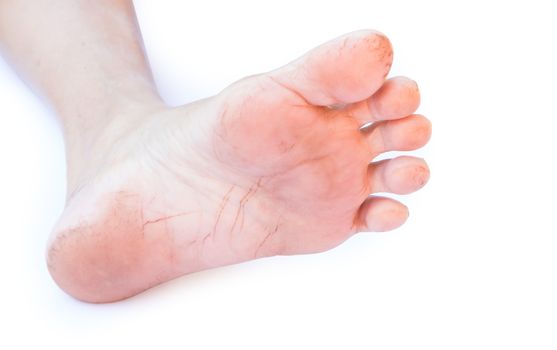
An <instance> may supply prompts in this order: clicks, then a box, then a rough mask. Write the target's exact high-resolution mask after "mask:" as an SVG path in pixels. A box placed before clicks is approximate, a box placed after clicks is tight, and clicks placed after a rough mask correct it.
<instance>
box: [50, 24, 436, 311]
mask: <svg viewBox="0 0 557 350" xmlns="http://www.w3.org/2000/svg"><path fill="white" fill-rule="evenodd" d="M391 60H392V51H391V46H390V43H389V41H388V40H387V39H386V38H385V37H384V36H383V35H381V34H378V33H376V32H371V31H359V32H355V33H351V34H348V35H345V36H343V37H340V38H338V39H335V40H333V41H331V42H329V43H326V44H324V45H322V46H320V47H318V48H317V49H315V50H313V51H311V52H310V53H308V54H307V55H305V56H304V57H302V58H300V59H298V60H297V61H295V62H293V63H290V64H289V65H287V66H285V67H282V68H280V69H278V70H276V71H273V72H270V73H266V74H261V75H256V76H251V77H248V78H245V79H243V80H241V81H239V82H236V83H234V84H232V85H231V86H230V87H228V88H227V89H225V90H224V91H222V92H221V93H220V94H218V95H217V96H214V97H211V98H208V99H205V100H201V101H198V102H195V103H193V104H190V105H186V106H183V107H179V108H173V109H156V110H153V109H150V110H141V111H137V112H134V114H133V115H119V116H117V118H114V122H113V123H112V124H111V125H110V126H109V127H107V128H106V129H104V131H103V133H102V135H101V137H100V138H98V142H97V143H96V146H95V147H94V148H93V149H92V150H91V154H95V155H96V156H94V157H92V159H91V160H90V161H89V160H88V162H87V163H84V164H83V163H82V164H72V163H71V162H70V164H69V172H70V179H71V182H70V196H69V198H68V203H67V207H66V209H65V211H64V213H63V215H62V217H61V218H60V220H59V222H58V224H57V226H56V228H55V230H54V232H53V236H52V239H51V241H50V244H49V248H48V258H47V260H48V266H49V269H50V272H51V274H52V276H53V278H54V279H55V281H56V282H57V283H58V284H59V285H60V287H62V288H63V289H64V290H65V291H66V292H67V293H69V294H71V295H72V296H74V297H76V298H78V299H81V300H84V301H88V302H109V301H115V300H119V299H123V298H127V297H130V296H132V295H134V294H137V293H139V292H141V291H143V290H145V289H147V288H150V287H152V286H154V285H157V284H159V283H162V282H165V281H167V280H169V279H172V278H175V277H177V276H180V275H183V274H187V273H190V272H194V271H199V270H203V269H208V268H212V267H216V266H221V265H226V264H233V263H237V262H241V261H246V260H250V259H255V258H258V257H267V256H273V255H281V254H300V253H313V252H320V251H324V250H327V249H330V248H332V247H334V246H336V245H338V244H340V243H341V242H343V241H344V240H346V239H347V238H348V237H350V236H351V235H352V234H354V233H356V232H358V231H384V230H390V229H393V228H395V227H398V226H399V225H401V224H402V223H403V222H404V221H405V219H406V217H407V215H408V212H407V209H406V207H405V206H404V205H402V204H400V203H399V202H396V201H394V200H391V199H387V198H382V197H373V196H370V194H372V193H375V192H392V193H410V192H412V191H415V190H417V189H418V188H420V187H422V186H423V185H424V183H425V182H426V181H427V179H428V174H429V172H428V168H427V165H426V164H425V163H424V161H423V160H421V159H417V158H413V157H399V158H395V159H391V160H386V161H380V162H375V163H370V162H371V161H372V159H373V158H374V157H376V156H377V155H379V154H380V153H382V152H385V151H390V150H413V149H416V148H419V147H421V146H423V145H424V144H425V143H426V142H427V140H428V139H429V136H430V131H431V126H430V123H429V122H428V121H427V120H426V119H425V118H424V117H422V116H419V115H411V113H413V112H414V111H415V110H416V108H417V107H418V104H419V93H418V89H417V86H416V84H415V83H414V82H413V81H411V80H409V79H406V78H402V77H398V78H392V79H389V80H386V81H385V77H386V76H387V73H388V71H389V68H390V65H391ZM369 122H373V124H372V125H371V126H368V127H365V128H361V127H362V126H363V125H364V124H366V123H369ZM70 151H71V150H70Z"/></svg>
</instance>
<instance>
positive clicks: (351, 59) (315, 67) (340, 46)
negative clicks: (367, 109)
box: [269, 30, 393, 106]
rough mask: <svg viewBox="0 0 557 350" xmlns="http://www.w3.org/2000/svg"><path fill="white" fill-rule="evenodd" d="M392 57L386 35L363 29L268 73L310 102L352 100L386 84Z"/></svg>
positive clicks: (338, 102) (345, 101)
mask: <svg viewBox="0 0 557 350" xmlns="http://www.w3.org/2000/svg"><path fill="white" fill-rule="evenodd" d="M392 58H393V51H392V47H391V43H390V42H389V39H387V37H386V36H385V35H383V34H381V33H379V32H376V31H371V30H361V31H357V32H353V33H349V34H346V35H343V36H341V37H339V38H336V39H334V40H331V41H329V42H327V43H325V44H323V45H321V46H319V47H317V48H315V49H313V50H312V51H310V52H308V53H307V54H306V55H304V56H303V57H301V58H299V59H298V60H296V61H294V62H292V63H290V64H289V65H287V66H285V67H282V68H279V69H277V70H275V71H273V72H270V73H269V76H270V77H271V78H272V79H274V80H275V81H276V82H278V83H280V84H281V85H284V86H285V87H287V88H289V89H291V90H293V91H295V92H297V93H298V94H299V95H301V96H302V97H303V98H304V99H305V100H306V101H307V102H308V103H310V104H313V105H316V106H331V105H342V104H350V103H354V102H358V101H362V100H364V99H367V98H369V97H370V96H371V95H373V94H374V93H375V92H376V91H377V90H378V89H379V88H380V87H381V85H383V82H384V81H385V77H386V76H387V74H388V72H389V69H390V67H391V64H392Z"/></svg>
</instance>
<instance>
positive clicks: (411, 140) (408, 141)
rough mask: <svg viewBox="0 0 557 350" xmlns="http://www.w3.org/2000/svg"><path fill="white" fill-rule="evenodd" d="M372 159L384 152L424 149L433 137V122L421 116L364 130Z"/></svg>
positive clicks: (375, 125) (362, 130)
mask: <svg viewBox="0 0 557 350" xmlns="http://www.w3.org/2000/svg"><path fill="white" fill-rule="evenodd" d="M361 132H362V134H363V135H364V137H365V138H366V142H367V144H368V146H369V149H370V152H371V157H372V158H375V157H377V156H378V155H379V154H381V153H383V152H389V151H413V150H416V149H418V148H420V147H423V146H424V145H425V144H426V143H427V142H428V141H429V138H430V137H431V122H430V121H429V120H427V118H425V117H424V116H421V115H410V116H408V117H406V118H402V119H395V120H386V121H382V122H377V123H374V124H373V125H371V126H369V127H366V128H362V129H361Z"/></svg>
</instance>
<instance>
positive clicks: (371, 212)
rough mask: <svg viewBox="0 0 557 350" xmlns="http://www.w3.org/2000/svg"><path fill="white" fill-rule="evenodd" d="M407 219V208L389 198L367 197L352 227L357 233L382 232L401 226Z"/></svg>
mask: <svg viewBox="0 0 557 350" xmlns="http://www.w3.org/2000/svg"><path fill="white" fill-rule="evenodd" d="M407 218H408V208H407V207H406V206H405V205H404V204H402V203H400V202H398V201H396V200H394V199H391V198H385V197H376V196H371V197H368V198H367V199H366V200H365V201H364V203H363V204H362V205H361V206H360V209H359V210H358V213H357V214H356V219H355V222H354V226H355V228H356V230H357V231H370V232H383V231H389V230H393V229H395V228H397V227H399V226H400V225H402V224H403V223H404V222H405V221H406V219H407Z"/></svg>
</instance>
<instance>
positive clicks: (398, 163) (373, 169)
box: [369, 156, 429, 194]
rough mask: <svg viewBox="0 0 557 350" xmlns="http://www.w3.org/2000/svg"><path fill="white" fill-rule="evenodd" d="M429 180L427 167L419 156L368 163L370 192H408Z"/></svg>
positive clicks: (417, 188)
mask: <svg viewBox="0 0 557 350" xmlns="http://www.w3.org/2000/svg"><path fill="white" fill-rule="evenodd" d="M428 180H429V167H428V166H427V164H426V162H425V161H424V160H423V159H421V158H416V157H410V156H401V157H397V158H393V159H388V160H383V161H379V162H374V163H371V164H370V165H369V181H370V188H371V193H377V192H391V193H395V194H408V193H412V192H414V191H417V190H419V189H420V188H422V187H423V186H424V185H425V184H426V183H427V181H428Z"/></svg>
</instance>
